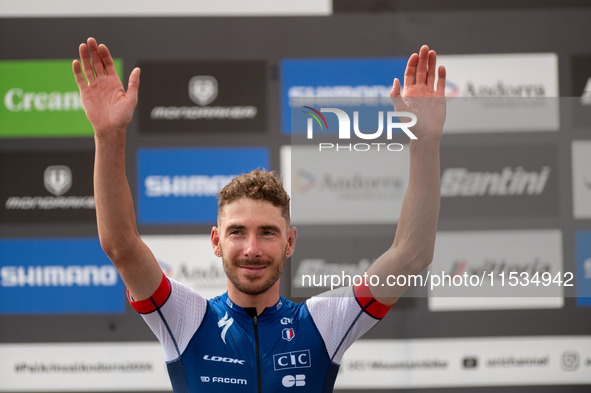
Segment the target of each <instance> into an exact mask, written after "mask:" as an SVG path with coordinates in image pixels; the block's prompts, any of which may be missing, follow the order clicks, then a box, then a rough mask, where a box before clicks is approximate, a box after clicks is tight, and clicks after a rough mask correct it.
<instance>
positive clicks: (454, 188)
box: [441, 166, 551, 197]
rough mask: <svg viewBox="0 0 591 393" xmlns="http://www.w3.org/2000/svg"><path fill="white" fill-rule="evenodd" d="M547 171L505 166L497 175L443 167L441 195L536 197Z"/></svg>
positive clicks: (544, 183)
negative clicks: (529, 170)
mask: <svg viewBox="0 0 591 393" xmlns="http://www.w3.org/2000/svg"><path fill="white" fill-rule="evenodd" d="M550 172H551V169H550V167H548V166H544V167H542V168H541V169H540V171H539V172H536V171H531V172H528V171H525V170H524V169H523V168H521V167H517V168H514V169H513V168H510V167H505V168H503V170H502V171H501V172H468V168H446V169H445V170H444V171H443V175H442V176H441V196H442V197H457V196H483V195H489V196H509V195H540V194H542V192H543V191H544V187H545V186H546V182H547V181H548V177H549V175H550Z"/></svg>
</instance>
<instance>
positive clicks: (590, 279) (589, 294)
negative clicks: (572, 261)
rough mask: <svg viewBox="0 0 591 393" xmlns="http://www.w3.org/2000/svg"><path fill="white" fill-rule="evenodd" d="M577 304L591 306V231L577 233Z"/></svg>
mask: <svg viewBox="0 0 591 393" xmlns="http://www.w3.org/2000/svg"><path fill="white" fill-rule="evenodd" d="M575 242H576V246H575V247H576V248H575V253H576V260H577V305H578V306H588V307H591V231H578V232H577V233H576V234H575Z"/></svg>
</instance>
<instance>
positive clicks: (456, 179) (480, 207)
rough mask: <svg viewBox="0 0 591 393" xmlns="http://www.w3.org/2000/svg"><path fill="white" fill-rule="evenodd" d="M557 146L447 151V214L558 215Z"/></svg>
mask: <svg viewBox="0 0 591 393" xmlns="http://www.w3.org/2000/svg"><path fill="white" fill-rule="evenodd" d="M558 173H559V170H558V157H557V148H556V146H555V145H524V146H515V145H513V146H511V145H509V146H501V145H497V146H487V147H474V146H472V147H453V148H445V147H444V148H442V149H441V213H440V217H441V218H452V217H453V218H476V217H524V216H527V217H531V216H557V215H558Z"/></svg>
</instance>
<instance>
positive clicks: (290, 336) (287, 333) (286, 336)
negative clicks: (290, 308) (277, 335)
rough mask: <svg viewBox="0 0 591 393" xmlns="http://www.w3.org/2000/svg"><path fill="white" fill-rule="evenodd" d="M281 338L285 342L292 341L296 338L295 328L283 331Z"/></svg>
mask: <svg viewBox="0 0 591 393" xmlns="http://www.w3.org/2000/svg"><path fill="white" fill-rule="evenodd" d="M281 337H282V338H283V339H284V340H287V341H291V340H292V339H293V338H294V337H295V332H294V331H293V328H285V329H283V331H282V332H281Z"/></svg>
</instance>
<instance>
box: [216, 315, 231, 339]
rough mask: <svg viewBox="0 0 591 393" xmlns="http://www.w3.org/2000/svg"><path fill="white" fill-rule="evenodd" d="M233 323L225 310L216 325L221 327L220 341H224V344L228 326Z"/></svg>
mask: <svg viewBox="0 0 591 393" xmlns="http://www.w3.org/2000/svg"><path fill="white" fill-rule="evenodd" d="M233 323H234V319H233V318H228V313H227V312H226V315H224V317H223V318H222V319H220V320H219V321H218V327H223V329H222V333H221V336H222V341H224V344H225V343H226V332H227V331H228V329H229V328H230V326H232V324H233Z"/></svg>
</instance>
